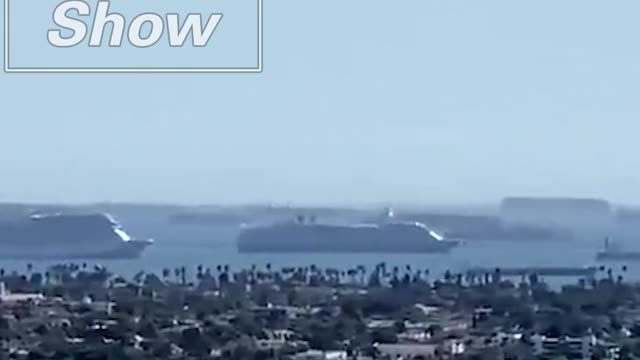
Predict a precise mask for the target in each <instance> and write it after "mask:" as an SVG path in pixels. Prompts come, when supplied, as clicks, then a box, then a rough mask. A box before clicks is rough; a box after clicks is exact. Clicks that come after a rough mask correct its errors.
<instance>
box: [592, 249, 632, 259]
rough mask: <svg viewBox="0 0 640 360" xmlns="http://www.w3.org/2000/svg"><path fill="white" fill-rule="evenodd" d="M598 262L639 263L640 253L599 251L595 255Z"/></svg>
mask: <svg viewBox="0 0 640 360" xmlns="http://www.w3.org/2000/svg"><path fill="white" fill-rule="evenodd" d="M596 260H598V261H640V252H631V251H624V252H623V251H600V252H598V253H597V254H596Z"/></svg>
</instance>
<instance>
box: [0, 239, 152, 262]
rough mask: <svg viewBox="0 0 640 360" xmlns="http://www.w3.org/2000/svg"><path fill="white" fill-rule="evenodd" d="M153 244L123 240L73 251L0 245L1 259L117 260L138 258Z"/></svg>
mask: <svg viewBox="0 0 640 360" xmlns="http://www.w3.org/2000/svg"><path fill="white" fill-rule="evenodd" d="M149 245H151V241H139V240H131V241H126V242H122V243H121V244H118V245H116V246H114V247H113V248H111V249H100V250H91V249H86V250H78V251H73V250H70V249H65V248H59V249H55V248H53V249H52V248H49V249H34V248H19V247H6V246H0V259H15V260H74V259H86V260H117V259H123V260H124V259H138V258H140V257H141V256H142V253H143V252H144V250H145V249H146V248H147V246H149Z"/></svg>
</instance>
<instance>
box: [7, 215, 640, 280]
mask: <svg viewBox="0 0 640 360" xmlns="http://www.w3.org/2000/svg"><path fill="white" fill-rule="evenodd" d="M118 219H119V220H120V222H121V223H122V224H123V225H124V227H125V229H126V230H127V231H128V232H129V233H130V234H131V235H133V236H134V237H137V238H153V239H154V240H155V243H154V244H153V245H152V246H150V247H149V248H147V250H145V252H144V254H143V256H142V257H141V258H140V259H136V260H112V261H111V260H110V261H101V262H99V264H101V265H104V266H106V267H107V268H108V269H110V270H112V271H114V272H116V273H118V274H122V275H124V276H131V275H132V274H135V273H137V272H139V271H145V272H156V273H160V272H161V271H162V269H163V268H169V269H174V268H176V267H180V266H185V267H186V268H187V270H188V272H189V273H190V274H191V275H193V274H194V273H195V271H196V267H197V266H198V265H202V266H203V267H205V268H207V267H209V268H211V269H212V270H214V269H215V268H216V266H217V265H229V266H230V267H231V269H232V270H233V269H240V268H246V267H250V266H252V265H256V266H258V267H265V266H266V264H271V265H272V267H273V268H281V267H288V266H309V265H312V264H313V265H316V266H318V267H323V268H324V267H333V268H339V269H348V268H353V267H356V266H358V265H364V266H365V267H366V268H367V269H372V268H373V267H374V266H375V265H376V264H378V263H380V262H385V263H386V264H387V267H388V268H391V267H393V266H398V267H399V268H400V269H401V270H404V269H405V268H406V266H407V265H410V266H411V268H412V269H414V270H416V269H421V270H426V269H428V270H429V272H430V274H431V276H432V277H438V276H441V275H442V274H443V273H444V272H445V271H446V270H450V271H453V272H457V271H464V270H465V269H468V268H472V267H487V268H496V267H501V268H508V267H542V266H573V267H584V266H600V265H604V266H605V267H607V268H608V267H610V268H612V269H613V271H614V273H615V274H621V275H622V272H621V269H622V266H623V265H625V266H626V267H627V271H626V272H625V273H624V276H625V278H626V279H629V280H640V262H638V263H637V266H636V265H635V264H633V263H625V264H623V263H611V264H600V263H597V262H596V261H595V254H596V252H597V251H599V250H601V248H602V242H601V241H592V240H591V241H583V240H575V241H567V242H554V243H552V242H540V243H536V242H519V241H512V242H505V241H475V242H467V243H466V244H464V245H462V246H460V247H458V248H455V249H454V250H453V251H451V253H449V254H239V253H238V252H237V250H236V247H235V237H236V235H237V233H238V230H239V229H238V227H237V226H234V225H216V226H192V225H188V226H186V225H173V224H169V223H168V221H166V218H164V217H154V216H119V217H118ZM27 263H28V262H26V261H11V260H9V261H2V262H0V266H1V267H2V268H4V269H5V270H9V271H12V270H15V271H24V270H25V269H26V267H27ZM87 263H88V264H90V265H92V264H96V262H95V261H87ZM31 264H32V265H33V267H34V269H36V270H43V269H45V268H46V267H47V266H49V265H51V264H53V263H52V262H32V263H31ZM562 281H563V282H566V281H575V279H562Z"/></svg>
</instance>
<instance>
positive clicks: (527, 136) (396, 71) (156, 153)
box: [0, 0, 640, 203]
mask: <svg viewBox="0 0 640 360" xmlns="http://www.w3.org/2000/svg"><path fill="white" fill-rule="evenodd" d="M265 2H266V3H265V14H264V18H265V26H264V28H265V42H264V46H265V52H264V56H265V58H264V72H263V73H262V74H232V75H226V74H222V75H221V74H218V75H216V74H210V75H175V74H170V75H153V74H146V75H145V74H142V75H131V74H129V75H127V74H123V75H100V74H98V75H86V74H84V75H83V74H72V75H62V74H58V75H55V74H54V75H29V74H4V73H3V74H1V75H0V166H1V167H0V169H1V170H0V201H65V202H88V201H102V200H110V201H156V202H172V201H176V202H182V203H212V202H225V203H230V202H247V201H265V200H275V201H281V202H285V201H292V202H316V201H318V202H341V203H352V202H378V201H409V202H423V203H429V202H437V203H447V202H455V203H459V202H463V201H472V202H491V201H496V200H497V199H499V198H500V197H502V196H503V195H571V196H602V197H607V198H609V199H610V200H613V201H621V202H636V203H638V202H640V161H639V160H638V159H639V155H640V152H639V151H638V150H639V148H640V147H639V145H638V138H639V137H640V22H638V16H640V2H638V1H636V0H627V1H616V2H608V1H600V0H599V1H586V0H573V1H568V0H566V1H557V0H537V1H528V2H522V1H512V0H509V1H507V0H505V1H493V0H483V1H428V0H402V1H377V0H373V1H372V0H349V1H344V0H322V1H320V0H302V1H301V0H265Z"/></svg>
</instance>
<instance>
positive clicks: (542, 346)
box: [531, 335, 597, 360]
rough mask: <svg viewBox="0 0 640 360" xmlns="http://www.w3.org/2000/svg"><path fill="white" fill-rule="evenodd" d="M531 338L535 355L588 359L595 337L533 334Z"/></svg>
mask: <svg viewBox="0 0 640 360" xmlns="http://www.w3.org/2000/svg"><path fill="white" fill-rule="evenodd" d="M531 340H532V342H533V351H534V354H535V355H537V356H541V355H549V356H565V357H566V358H567V359H570V360H573V359H575V360H590V359H591V355H592V354H593V348H594V347H595V345H596V340H597V339H596V337H595V336H593V335H588V336H583V337H562V338H553V337H547V336H543V335H535V336H533V337H532V339H531Z"/></svg>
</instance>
